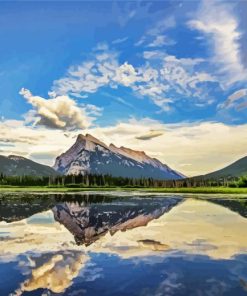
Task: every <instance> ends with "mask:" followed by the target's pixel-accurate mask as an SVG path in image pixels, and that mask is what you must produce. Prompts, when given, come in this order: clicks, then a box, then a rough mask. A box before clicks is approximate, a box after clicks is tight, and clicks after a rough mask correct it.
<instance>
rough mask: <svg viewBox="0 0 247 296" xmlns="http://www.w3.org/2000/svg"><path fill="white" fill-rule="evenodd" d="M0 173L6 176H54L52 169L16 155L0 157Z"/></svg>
mask: <svg viewBox="0 0 247 296" xmlns="http://www.w3.org/2000/svg"><path fill="white" fill-rule="evenodd" d="M0 173H2V174H4V175H7V176H24V175H26V176H27V175H29V176H55V175H58V172H56V171H55V170H54V169H53V168H51V167H50V166H47V165H43V164H40V163H38V162H35V161H33V160H30V159H28V158H25V157H23V156H18V155H9V156H4V155H0Z"/></svg>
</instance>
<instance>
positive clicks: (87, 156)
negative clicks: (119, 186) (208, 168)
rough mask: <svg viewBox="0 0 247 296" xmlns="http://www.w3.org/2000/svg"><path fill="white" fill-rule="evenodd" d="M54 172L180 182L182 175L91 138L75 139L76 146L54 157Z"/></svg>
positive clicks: (137, 153) (141, 155) (144, 156)
mask: <svg viewBox="0 0 247 296" xmlns="http://www.w3.org/2000/svg"><path fill="white" fill-rule="evenodd" d="M54 168H55V169H56V170H57V171H59V172H60V173H63V174H74V175H78V174H86V173H94V174H111V175H113V176H124V177H127V176H128V177H134V178H139V177H153V178H158V179H161V178H165V179H179V178H181V176H182V175H180V174H179V173H177V172H176V171H174V170H172V169H171V168H169V167H168V166H167V165H165V164H163V163H161V162H160V161H158V160H156V159H154V158H152V157H149V156H148V155H147V154H146V153H145V152H144V151H138V150H133V149H130V148H127V147H124V146H121V147H120V148H119V147H117V146H115V145H114V144H110V145H109V146H108V145H106V144H105V143H104V142H102V141H100V140H99V139H97V138H95V137H94V136H92V135H90V134H86V135H82V134H80V135H78V137H77V140H76V142H75V144H74V145H73V146H72V147H71V148H70V149H69V150H67V151H66V152H65V153H63V154H61V155H60V156H58V157H57V159H56V163H55V165H54Z"/></svg>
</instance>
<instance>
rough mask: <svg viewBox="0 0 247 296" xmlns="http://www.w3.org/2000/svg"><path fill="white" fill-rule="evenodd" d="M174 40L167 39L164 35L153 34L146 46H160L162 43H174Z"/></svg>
mask: <svg viewBox="0 0 247 296" xmlns="http://www.w3.org/2000/svg"><path fill="white" fill-rule="evenodd" d="M174 44H175V42H174V41H173V40H171V39H169V38H168V37H167V36H165V35H158V36H155V38H154V40H153V41H152V42H151V43H149V44H148V45H147V46H148V47H161V46H164V45H174Z"/></svg>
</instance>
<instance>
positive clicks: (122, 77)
mask: <svg viewBox="0 0 247 296" xmlns="http://www.w3.org/2000/svg"><path fill="white" fill-rule="evenodd" d="M102 49H103V50H102ZM94 53H95V54H94V56H91V58H90V59H89V60H86V61H84V62H83V63H82V64H79V65H76V66H73V67H71V68H70V69H69V70H68V72H67V74H66V76H65V77H64V78H61V79H59V80H57V81H55V82H54V86H53V90H54V91H55V92H56V93H58V94H60V95H66V94H69V95H71V96H76V97H78V98H79V97H81V96H85V94H86V93H95V92H97V91H98V89H99V88H102V87H104V86H108V87H111V88H115V89H116V88H118V86H125V87H128V88H130V89H131V90H132V91H133V94H134V95H135V96H137V97H139V98H143V97H148V98H149V99H150V100H151V101H152V102H153V103H154V104H155V105H156V106H157V107H159V108H160V110H163V111H168V110H170V109H171V106H170V105H171V104H173V102H175V101H177V100H180V99H181V98H183V99H184V98H185V97H187V98H188V100H189V101H191V103H192V102H193V103H194V101H195V102H196V103H199V104H200V106H202V105H203V104H208V102H209V98H208V94H207V91H206V92H205V84H204V83H208V82H215V81H216V79H215V77H213V76H212V75H210V74H208V73H206V72H202V71H198V67H199V66H201V64H202V63H204V62H205V60H204V59H202V58H180V59H179V58H177V57H176V56H173V55H168V54H167V53H165V52H163V51H160V50H154V51H153V50H150V51H144V53H143V57H144V59H145V61H144V63H143V65H139V66H135V65H133V64H131V63H129V62H128V61H126V62H125V63H123V64H120V63H119V61H118V60H119V56H118V53H116V52H112V51H110V50H109V48H108V46H107V45H106V44H103V45H102V44H101V45H100V46H98V47H97V49H95V51H94ZM203 84H204V85H203ZM170 92H173V96H171V95H170ZM167 98H169V102H168V101H167ZM198 101H199V102H198Z"/></svg>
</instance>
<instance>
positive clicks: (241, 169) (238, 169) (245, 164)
mask: <svg viewBox="0 0 247 296" xmlns="http://www.w3.org/2000/svg"><path fill="white" fill-rule="evenodd" d="M244 175H247V156H244V157H242V158H240V159H238V160H236V161H234V162H232V163H231V164H229V165H227V166H225V167H224V168H222V169H219V170H216V171H213V172H211V173H208V174H205V175H200V176H197V178H200V177H203V178H204V179H210V178H212V179H217V178H227V177H241V176H244Z"/></svg>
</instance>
